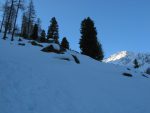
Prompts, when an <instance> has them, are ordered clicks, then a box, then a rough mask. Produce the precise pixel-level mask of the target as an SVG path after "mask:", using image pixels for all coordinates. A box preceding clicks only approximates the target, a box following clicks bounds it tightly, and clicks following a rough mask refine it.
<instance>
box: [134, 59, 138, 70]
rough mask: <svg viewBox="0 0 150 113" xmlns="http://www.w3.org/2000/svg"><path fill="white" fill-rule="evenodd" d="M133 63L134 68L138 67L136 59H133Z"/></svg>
mask: <svg viewBox="0 0 150 113" xmlns="http://www.w3.org/2000/svg"><path fill="white" fill-rule="evenodd" d="M133 63H134V68H139V67H140V66H139V63H138V61H137V59H135V60H134V62H133Z"/></svg>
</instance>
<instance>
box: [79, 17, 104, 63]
mask: <svg viewBox="0 0 150 113" xmlns="http://www.w3.org/2000/svg"><path fill="white" fill-rule="evenodd" d="M79 44H80V49H81V53H82V54H85V55H88V56H90V57H92V58H94V59H96V60H100V61H101V60H103V58H104V54H103V50H102V46H101V44H100V43H99V42H98V40H97V31H96V28H95V26H94V22H93V20H91V19H90V18H89V17H88V18H86V19H84V20H83V21H82V24H81V39H80V42H79Z"/></svg>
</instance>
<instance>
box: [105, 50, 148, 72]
mask: <svg viewBox="0 0 150 113" xmlns="http://www.w3.org/2000/svg"><path fill="white" fill-rule="evenodd" d="M135 59H136V60H137V61H138V64H139V66H140V67H139V68H138V69H137V70H139V71H141V72H146V70H147V69H148V68H150V53H134V52H129V51H121V52H118V53H116V54H113V55H112V56H110V57H109V58H107V59H105V60H104V62H106V63H113V64H117V65H121V66H126V67H131V68H133V67H134V63H133V62H134V60H135Z"/></svg>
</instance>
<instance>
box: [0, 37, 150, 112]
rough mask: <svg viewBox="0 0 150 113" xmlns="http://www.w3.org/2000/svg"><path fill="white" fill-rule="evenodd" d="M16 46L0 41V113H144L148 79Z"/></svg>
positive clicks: (83, 58)
mask: <svg viewBox="0 0 150 113" xmlns="http://www.w3.org/2000/svg"><path fill="white" fill-rule="evenodd" d="M24 42H26V41H24ZM17 43H18V42H10V41H9V39H7V40H6V41H4V40H2V39H0V113H150V107H149V105H150V79H149V78H146V77H143V76H141V73H138V72H135V71H134V70H133V71H132V70H127V69H126V68H124V67H120V66H117V65H112V64H105V63H100V62H98V61H95V60H93V59H91V58H89V57H87V56H83V55H80V54H77V53H75V52H70V51H68V52H67V53H66V54H63V56H65V57H71V56H70V53H71V54H75V55H76V56H77V57H78V58H79V60H80V62H81V64H76V63H75V62H74V61H65V60H60V59H58V57H60V56H61V55H59V54H55V53H44V52H42V51H40V50H41V48H40V47H34V46H32V45H30V44H28V43H26V46H19V45H17ZM123 72H128V73H131V74H132V75H133V77H126V76H123V75H122V73H123Z"/></svg>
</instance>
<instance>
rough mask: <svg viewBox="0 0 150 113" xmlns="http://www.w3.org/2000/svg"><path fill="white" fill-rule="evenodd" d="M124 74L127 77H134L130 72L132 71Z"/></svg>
mask: <svg viewBox="0 0 150 113" xmlns="http://www.w3.org/2000/svg"><path fill="white" fill-rule="evenodd" d="M123 75H124V76H127V77H132V76H133V75H132V74H130V73H123Z"/></svg>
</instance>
